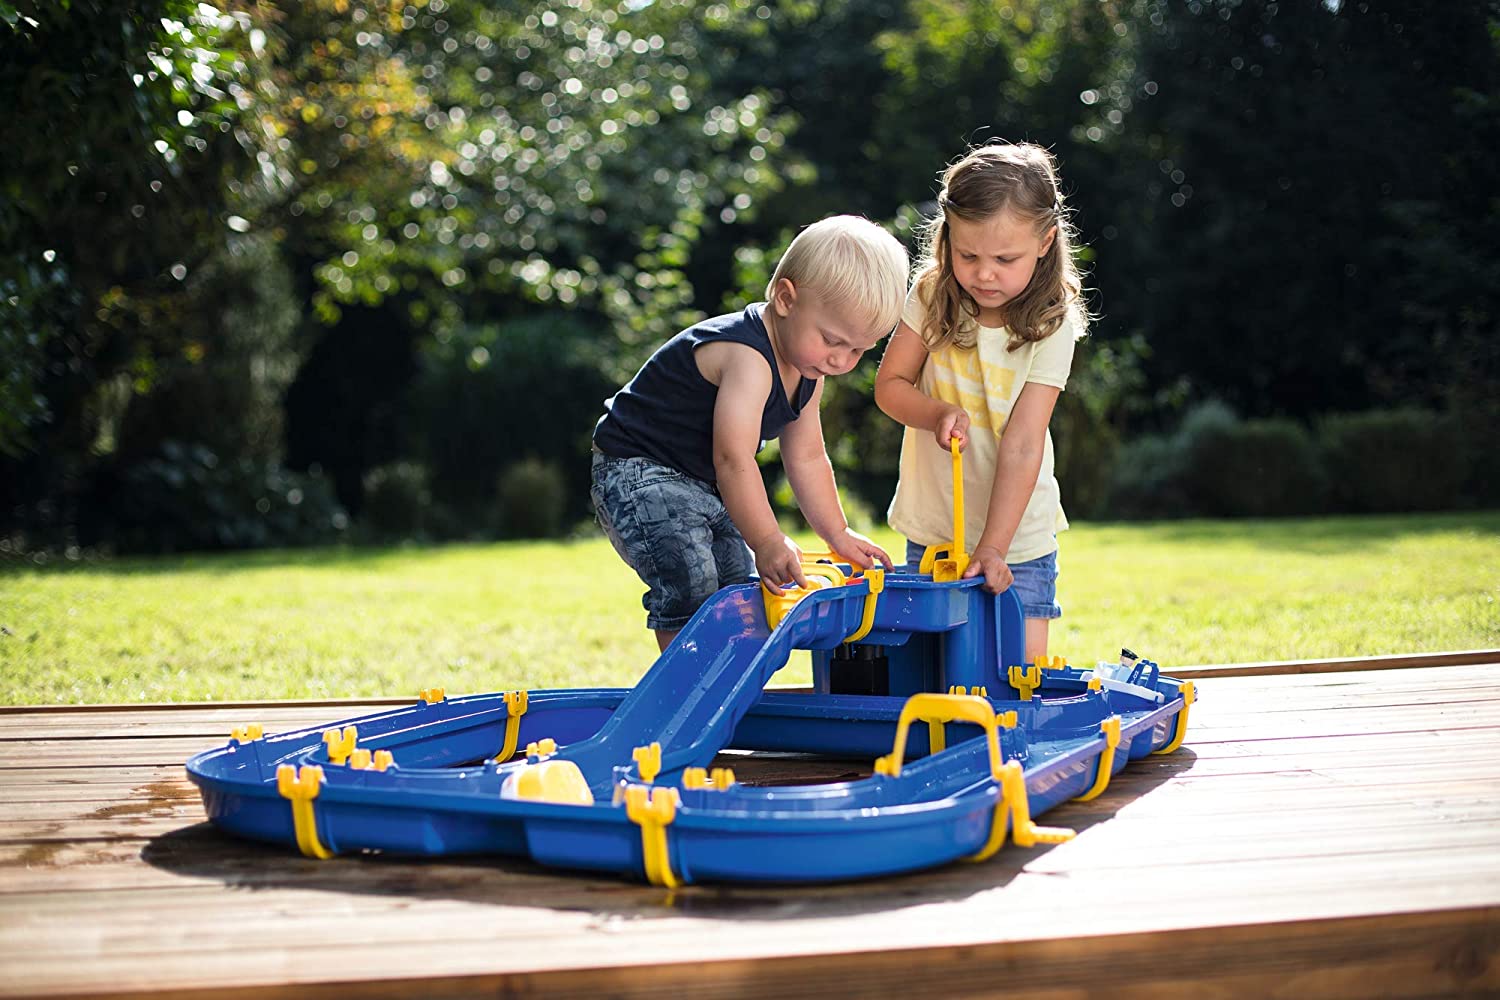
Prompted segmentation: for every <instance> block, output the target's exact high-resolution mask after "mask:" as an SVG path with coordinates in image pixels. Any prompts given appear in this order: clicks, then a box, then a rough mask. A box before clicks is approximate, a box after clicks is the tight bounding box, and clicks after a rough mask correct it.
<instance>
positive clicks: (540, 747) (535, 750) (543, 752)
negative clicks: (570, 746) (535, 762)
mask: <svg viewBox="0 0 1500 1000" xmlns="http://www.w3.org/2000/svg"><path fill="white" fill-rule="evenodd" d="M555 753H557V741H556V740H554V739H552V738H551V737H550V736H549V737H546V738H545V739H540V740H536V741H534V742H531V743H528V744H526V756H527V757H528V758H530V757H547V756H550V755H552V754H555Z"/></svg>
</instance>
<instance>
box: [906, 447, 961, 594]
mask: <svg viewBox="0 0 1500 1000" xmlns="http://www.w3.org/2000/svg"><path fill="white" fill-rule="evenodd" d="M948 450H949V451H950V452H951V453H952V454H953V541H951V542H939V543H937V544H936V545H929V546H927V551H925V552H923V553H922V561H921V563H920V564H918V566H917V572H919V573H931V574H932V579H933V582H934V583H946V582H950V581H953V580H957V579H959V578H960V577H962V576H963V575H964V570H966V569H968V568H969V554H968V552H967V551H965V548H964V459H963V453H962V452H960V451H959V450H958V438H956V437H954V438H949V439H948ZM944 550H947V552H948V558H946V559H939V558H938V557H937V554H938V553H939V552H942V551H944Z"/></svg>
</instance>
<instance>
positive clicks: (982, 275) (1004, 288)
mask: <svg viewBox="0 0 1500 1000" xmlns="http://www.w3.org/2000/svg"><path fill="white" fill-rule="evenodd" d="M1056 238H1057V227H1056V226H1055V225H1054V226H1048V227H1047V230H1046V232H1044V233H1042V234H1041V235H1037V232H1036V229H1035V228H1034V227H1033V226H1032V225H1030V224H1029V223H1026V222H1024V221H1022V220H1021V219H1019V218H1017V217H1016V216H1015V215H1013V214H1012V213H1011V212H1010V211H1009V210H1007V211H1003V212H1001V213H1000V214H999V215H996V216H994V217H992V218H989V219H985V220H983V221H980V222H969V221H966V220H964V219H960V218H957V217H956V216H953V215H950V216H948V254H949V256H950V258H951V265H952V267H953V276H954V277H955V278H957V279H958V283H959V285H961V286H962V287H963V290H964V291H966V292H968V293H969V295H971V296H972V297H973V299H974V301H975V303H976V304H978V306H979V323H980V325H981V326H988V327H1000V326H1004V325H1005V304H1006V303H1007V302H1009V301H1011V300H1012V299H1014V298H1015V297H1016V296H1018V295H1020V294H1021V293H1022V292H1023V291H1025V290H1026V286H1027V285H1028V284H1030V283H1031V276H1032V275H1033V274H1034V273H1036V265H1037V261H1039V260H1040V259H1041V258H1042V257H1044V256H1046V254H1047V251H1048V250H1050V249H1051V248H1052V241H1053V240H1054V239H1056Z"/></svg>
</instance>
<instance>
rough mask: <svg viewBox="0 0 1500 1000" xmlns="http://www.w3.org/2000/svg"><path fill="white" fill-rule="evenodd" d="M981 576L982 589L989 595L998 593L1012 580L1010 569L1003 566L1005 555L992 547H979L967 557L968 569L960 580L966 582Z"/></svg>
mask: <svg viewBox="0 0 1500 1000" xmlns="http://www.w3.org/2000/svg"><path fill="white" fill-rule="evenodd" d="M981 575H982V576H983V577H984V589H985V590H987V591H989V592H990V593H991V594H998V593H1000V591H1002V590H1004V589H1005V588H1006V587H1009V586H1010V582H1011V580H1012V579H1014V577H1013V576H1012V575H1011V572H1010V567H1009V566H1007V565H1005V553H1004V552H1001V551H1000V550H999V549H997V548H995V547H994V546H992V545H981V546H979V547H978V548H976V549H975V550H974V554H973V555H971V556H969V567H968V568H967V569H965V570H964V575H963V577H962V579H965V580H968V579H970V578H971V577H976V576H981Z"/></svg>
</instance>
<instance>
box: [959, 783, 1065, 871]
mask: <svg viewBox="0 0 1500 1000" xmlns="http://www.w3.org/2000/svg"><path fill="white" fill-rule="evenodd" d="M994 778H995V780H996V781H998V782H999V783H1000V801H999V803H997V804H996V806H995V819H994V822H993V823H991V824H990V836H989V840H987V841H985V845H984V846H983V847H981V848H980V849H979V850H978V851H977V852H976V853H974V854H971V855H969V856H968V857H967V858H965V859H964V860H966V861H986V860H988V859H989V858H991V857H993V856H994V854H995V852H996V851H998V850H1000V848H1001V847H1003V846H1004V845H1005V830H1006V825H1007V824H1006V820H1007V818H1008V819H1009V820H1010V823H1009V827H1010V831H1011V840H1013V841H1014V842H1015V843H1016V845H1017V846H1019V847H1031V846H1033V845H1035V844H1061V843H1065V842H1067V841H1069V840H1072V839H1073V838H1074V837H1075V836H1077V834H1076V833H1075V832H1074V831H1073V830H1069V829H1067V828H1066V827H1061V826H1038V825H1037V824H1036V823H1034V822H1032V819H1031V800H1030V798H1029V797H1028V795H1027V792H1026V775H1025V774H1024V773H1023V772H1022V770H1021V764H1020V762H1019V761H1014V760H1013V761H1010V762H1009V763H1007V764H1006V765H1005V766H1004V767H1003V768H1001V769H1000V770H999V771H997V772H996V773H995V775H994Z"/></svg>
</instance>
